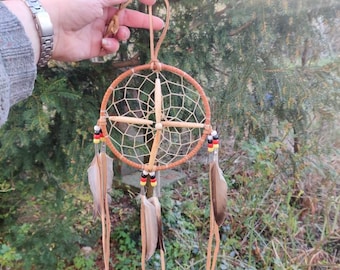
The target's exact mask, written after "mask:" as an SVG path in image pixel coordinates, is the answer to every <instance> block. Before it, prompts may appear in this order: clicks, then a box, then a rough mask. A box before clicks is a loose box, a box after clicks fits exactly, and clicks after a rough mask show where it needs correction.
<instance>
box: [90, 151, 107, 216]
mask: <svg viewBox="0 0 340 270" xmlns="http://www.w3.org/2000/svg"><path fill="white" fill-rule="evenodd" d="M100 155H102V157H105V158H106V165H107V166H106V167H107V174H106V175H107V185H106V187H107V192H110V191H111V189H112V179H113V159H112V158H111V157H109V156H108V155H106V154H104V153H101V154H100ZM99 163H100V156H99V154H96V155H95V156H94V158H93V159H92V162H91V164H90V166H89V168H88V169H87V176H88V181H89V185H90V189H91V193H92V196H93V216H94V217H97V216H99V215H100V214H101V213H100V199H101V192H100V190H101V189H100V164H99ZM106 199H107V202H108V204H110V203H111V196H110V195H109V194H107V198H106Z"/></svg>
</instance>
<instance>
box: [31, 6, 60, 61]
mask: <svg viewBox="0 0 340 270" xmlns="http://www.w3.org/2000/svg"><path fill="white" fill-rule="evenodd" d="M25 3H26V5H27V6H28V7H29V8H30V10H31V12H32V16H33V19H34V23H35V27H36V28H37V31H38V34H39V38H40V57H39V61H38V66H39V67H43V66H46V65H47V62H48V60H50V59H51V56H52V50H53V35H54V31H53V25H52V22H51V19H50V16H49V15H48V13H47V12H46V11H45V9H44V8H43V7H42V6H41V4H40V2H39V1H38V0H25Z"/></svg>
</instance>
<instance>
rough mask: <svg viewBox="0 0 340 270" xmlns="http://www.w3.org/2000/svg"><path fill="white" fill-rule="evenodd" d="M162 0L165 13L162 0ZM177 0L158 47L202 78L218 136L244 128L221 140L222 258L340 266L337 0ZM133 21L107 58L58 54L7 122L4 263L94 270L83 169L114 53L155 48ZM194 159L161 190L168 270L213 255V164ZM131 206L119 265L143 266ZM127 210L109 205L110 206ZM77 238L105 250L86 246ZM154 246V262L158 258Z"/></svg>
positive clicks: (264, 264)
mask: <svg viewBox="0 0 340 270" xmlns="http://www.w3.org/2000/svg"><path fill="white" fill-rule="evenodd" d="M156 5H157V7H156V9H155V11H156V12H158V11H160V14H163V13H162V8H163V4H162V3H161V1H160V2H157V4H156ZM171 6H172V18H171V27H170V30H169V32H168V35H167V38H166V39H165V41H164V44H163V46H162V48H161V51H160V55H159V59H160V61H162V62H164V63H166V64H171V65H174V66H177V67H178V68H180V69H182V70H184V71H186V72H188V73H189V74H190V75H191V76H193V77H194V78H195V79H197V80H198V81H199V82H200V83H201V84H202V85H203V87H204V89H205V91H206V92H207V95H208V96H209V97H210V104H211V108H212V116H213V119H212V122H213V124H214V125H215V127H216V128H217V129H218V130H219V133H220V135H221V137H222V138H227V137H228V135H233V136H235V137H236V141H235V149H232V151H231V150H229V151H228V152H227V154H225V155H227V157H224V156H223V155H224V153H223V152H222V150H221V155H222V158H221V166H222V168H223V170H224V172H225V176H226V178H227V180H228V185H229V188H230V194H229V200H228V209H229V214H228V219H227V221H226V223H225V225H224V226H222V227H221V229H220V231H221V238H222V243H221V251H220V257H219V265H218V269H306V268H309V267H321V268H322V267H324V268H325V267H328V266H329V267H333V266H334V267H337V266H338V265H339V263H340V262H339V260H338V259H337V258H336V257H339V254H338V253H339V252H338V250H339V245H338V243H337V241H339V237H338V227H339V214H338V213H339V209H340V206H339V201H340V199H339V184H338V179H339V171H338V167H336V166H337V162H338V160H339V152H338V151H337V150H336V149H338V148H339V142H338V138H339V133H336V132H337V131H336V129H337V128H338V126H339V124H338V123H339V122H338V121H339V120H338V112H339V109H340V103H339V100H340V98H339V95H340V92H339V85H340V81H339V78H340V69H339V66H340V65H339V59H338V57H337V55H338V54H337V53H338V52H337V51H336V48H337V47H336V46H335V45H336V44H335V45H334V44H333V43H330V38H329V36H328V35H329V33H334V32H336V29H337V26H338V22H337V21H338V14H337V10H339V3H338V2H337V1H328V2H327V3H324V1H320V0H310V1H309V2H308V5H306V4H305V3H304V1H303V0H298V1H285V0H284V1H281V0H267V1H226V0H223V1H207V0H204V1H200V2H199V3H198V1H196V0H181V1H171ZM325 18H326V19H327V20H324V19H325ZM320 20H321V21H322V22H323V24H322V23H321V24H320ZM320 26H325V27H326V28H327V29H326V30H327V31H322V27H320ZM132 31H133V38H132V39H130V40H129V41H128V42H126V43H125V44H122V47H121V48H122V50H121V51H120V52H119V53H118V54H117V55H116V56H114V57H113V58H112V60H109V61H107V62H106V63H105V64H100V65H95V64H91V63H90V62H87V61H84V62H81V63H77V64H70V65H63V64H60V63H51V67H50V68H49V69H45V70H42V71H41V72H40V74H39V76H38V80H37V82H36V86H35V89H34V92H33V95H32V96H31V97H29V98H28V99H27V100H25V101H23V102H21V103H20V104H17V105H16V106H14V107H13V108H12V110H11V114H10V118H9V120H8V122H7V123H6V124H5V126H3V127H2V128H1V129H0V167H1V171H0V192H1V204H0V225H1V229H0V230H1V231H0V233H1V237H0V239H1V243H2V244H1V248H0V255H1V256H0V265H1V267H11V268H12V269H31V268H32V267H33V266H34V267H35V268H36V269H94V268H95V260H96V259H98V258H101V256H100V255H101V254H100V252H101V251H99V250H100V248H98V246H99V245H98V240H99V238H100V226H98V225H99V223H98V222H93V221H92V220H91V209H90V208H91V199H90V195H89V189H88V185H87V184H86V168H87V166H88V164H89V162H90V160H91V158H92V155H93V149H92V143H91V141H92V127H93V125H94V124H95V123H96V121H97V118H98V112H99V107H100V101H101V99H102V96H103V94H104V91H105V89H106V88H107V87H108V85H109V84H110V83H111V81H112V80H113V79H114V78H116V76H117V74H119V73H121V71H123V70H124V68H123V69H121V70H116V69H115V68H114V65H115V64H116V62H120V63H119V64H123V66H124V61H125V60H128V59H129V58H131V57H132V56H135V55H136V54H137V53H138V59H139V61H140V63H145V62H148V61H149V60H150V55H149V48H148V42H149V41H148V34H147V32H146V31H141V30H132ZM156 36H157V33H156ZM334 48H335V49H334ZM330 121H335V122H334V123H335V124H333V125H331V124H330V123H331V122H330ZM333 130H334V133H331V132H332V131H333ZM222 141H223V140H222ZM291 148H292V149H291ZM235 156H236V157H237V158H235ZM235 159H236V160H235ZM233 161H235V162H233ZM236 161H237V162H236ZM195 170H198V172H197V175H199V177H198V180H197V181H196V180H190V184H187V182H185V183H179V185H177V186H175V187H173V188H172V189H169V190H166V191H164V193H163V196H162V198H161V203H162V207H163V222H164V233H165V238H166V239H165V240H166V241H165V242H166V249H167V253H166V258H167V265H168V268H169V269H175V270H176V269H204V267H205V256H206V255H205V249H206V241H207V228H208V226H209V225H208V215H209V194H208V191H207V190H208V182H207V179H208V177H207V175H205V174H204V173H202V172H201V171H202V168H201V167H200V166H196V167H195ZM113 195H114V196H113V201H114V204H113V205H114V206H116V205H117V204H118V203H119V200H120V199H122V200H124V199H125V200H130V199H131V198H130V197H129V195H126V194H124V193H123V192H122V191H121V190H115V191H114V192H113ZM126 196H127V198H126ZM118 205H119V204H118ZM130 207H131V206H130ZM131 208H133V209H132V211H133V214H131V215H127V217H125V219H122V221H120V223H119V224H114V226H113V232H112V235H111V239H112V242H113V243H112V250H113V256H112V262H111V264H112V266H113V267H114V269H138V268H139V267H140V248H141V247H140V232H139V217H138V211H139V209H138V207H135V208H134V207H131ZM120 211H122V210H120V209H112V214H113V216H117V215H120ZM117 222H118V221H117ZM82 246H91V247H96V248H97V249H94V250H95V251H94V253H93V254H91V255H90V256H89V257H86V256H83V254H80V252H79V250H80V249H81V247H82ZM97 255H98V256H97ZM157 256H158V255H155V256H154V257H153V258H152V259H151V260H150V261H149V262H148V267H149V268H150V269H159V257H157ZM326 263H327V264H328V265H326Z"/></svg>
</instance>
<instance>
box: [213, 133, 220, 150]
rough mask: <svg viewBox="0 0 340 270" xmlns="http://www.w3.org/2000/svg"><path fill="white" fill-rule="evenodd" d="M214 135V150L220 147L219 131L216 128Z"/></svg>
mask: <svg viewBox="0 0 340 270" xmlns="http://www.w3.org/2000/svg"><path fill="white" fill-rule="evenodd" d="M211 135H212V137H213V148H214V150H215V149H218V148H219V142H220V141H219V137H218V134H217V132H216V131H215V130H214V131H213V132H212V133H211Z"/></svg>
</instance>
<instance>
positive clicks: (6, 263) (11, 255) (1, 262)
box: [0, 244, 22, 269]
mask: <svg viewBox="0 0 340 270" xmlns="http://www.w3.org/2000/svg"><path fill="white" fill-rule="evenodd" d="M21 259H22V257H21V255H20V254H19V253H17V252H16V250H15V249H14V248H12V247H10V246H7V245H6V244H2V245H1V249H0V267H1V269H2V268H3V267H6V268H11V267H13V266H15V265H16V264H17V263H18V261H20V260H21Z"/></svg>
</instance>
